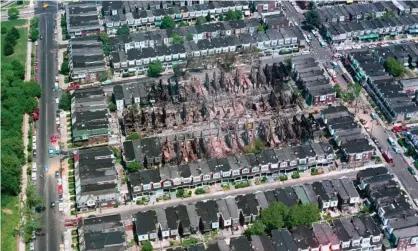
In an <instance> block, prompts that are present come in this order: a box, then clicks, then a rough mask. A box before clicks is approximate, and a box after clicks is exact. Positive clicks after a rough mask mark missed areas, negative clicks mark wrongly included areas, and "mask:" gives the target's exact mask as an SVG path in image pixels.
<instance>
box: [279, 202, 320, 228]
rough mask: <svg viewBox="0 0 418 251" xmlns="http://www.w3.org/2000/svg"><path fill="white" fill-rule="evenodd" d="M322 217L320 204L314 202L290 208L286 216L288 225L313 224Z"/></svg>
mask: <svg viewBox="0 0 418 251" xmlns="http://www.w3.org/2000/svg"><path fill="white" fill-rule="evenodd" d="M320 219H321V216H320V210H319V208H318V206H316V205H313V204H298V205H295V206H293V207H291V208H290V210H289V214H288V216H287V217H286V226H287V227H289V228H291V227H293V226H301V225H306V226H311V225H312V223H314V222H316V221H319V220H320Z"/></svg>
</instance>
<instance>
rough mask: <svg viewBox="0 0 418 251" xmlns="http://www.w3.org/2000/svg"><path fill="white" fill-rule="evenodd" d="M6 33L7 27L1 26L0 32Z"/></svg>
mask: <svg viewBox="0 0 418 251" xmlns="http://www.w3.org/2000/svg"><path fill="white" fill-rule="evenodd" d="M6 33H7V27H6V26H1V34H6Z"/></svg>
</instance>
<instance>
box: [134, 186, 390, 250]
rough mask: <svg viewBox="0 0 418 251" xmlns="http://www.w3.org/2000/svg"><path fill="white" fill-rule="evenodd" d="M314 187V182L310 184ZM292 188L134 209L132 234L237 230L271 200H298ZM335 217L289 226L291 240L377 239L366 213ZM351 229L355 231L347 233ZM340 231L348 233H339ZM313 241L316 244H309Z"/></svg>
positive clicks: (320, 243)
mask: <svg viewBox="0 0 418 251" xmlns="http://www.w3.org/2000/svg"><path fill="white" fill-rule="evenodd" d="M314 184H318V185H319V186H326V184H322V185H321V184H320V182H316V183H314ZM314 187H317V186H316V185H314ZM295 188H296V187H284V188H278V189H275V190H268V191H258V192H256V193H250V194H245V195H238V196H236V197H233V196H230V197H227V198H222V199H218V200H204V201H199V202H197V203H194V204H186V205H183V204H180V205H177V206H174V207H167V208H157V209H153V210H148V211H145V212H138V213H136V214H135V215H133V220H134V224H135V225H136V235H137V237H138V240H139V241H143V240H151V241H153V240H157V239H171V238H178V237H180V238H183V237H187V236H189V235H191V234H196V233H198V232H201V233H208V232H210V231H213V230H218V229H228V228H233V229H236V230H237V229H238V227H239V226H244V225H251V224H252V223H253V222H254V221H255V220H257V219H259V217H260V212H261V210H262V209H264V208H267V207H269V205H270V204H271V203H273V202H282V203H284V204H285V205H286V206H288V207H292V206H295V205H297V204H298V203H300V202H301V201H302V199H301V198H300V197H299V196H298V195H297V193H296V190H294V189H295ZM324 193H326V192H324ZM357 196H358V195H357ZM261 217H262V216H261ZM336 221H337V222H335V221H334V222H333V224H331V225H329V224H328V223H326V222H318V223H314V224H313V229H312V230H309V228H308V227H307V228H293V229H292V230H291V234H292V235H293V238H294V239H295V240H300V239H301V237H302V233H305V234H304V236H305V238H306V240H304V241H303V242H301V243H298V244H297V245H298V246H299V248H301V250H305V249H306V248H309V247H310V248H322V249H327V250H328V249H329V248H330V249H331V250H339V248H340V247H341V246H343V247H345V244H344V243H345V240H346V239H348V240H347V241H348V242H349V245H350V244H352V246H353V247H356V246H357V244H356V243H357V240H359V243H360V244H361V245H362V246H363V247H366V243H368V244H369V246H370V244H371V243H373V245H378V244H379V243H380V237H381V236H380V231H379V229H378V228H377V226H376V224H375V223H374V221H373V219H372V218H371V217H370V216H369V215H362V216H360V217H357V216H356V217H351V218H346V219H341V221H340V220H336ZM393 226H394V227H396V226H395V225H393ZM340 227H341V228H340ZM353 229H356V231H355V232H353V234H351V231H352V230H353ZM343 231H344V232H343ZM288 233H289V232H288ZM348 233H350V235H349V234H348ZM283 234H285V236H289V235H288V234H286V233H283V232H281V231H278V230H273V231H272V238H273V239H275V240H278V239H282V238H284V237H285V236H283ZM344 234H345V235H346V236H349V237H345V236H343V235H344ZM293 238H292V240H293ZM315 241H316V242H317V243H316V244H317V245H313V244H314V242H315ZM298 242H299V241H298ZM352 242H354V243H352ZM273 244H274V242H273ZM283 244H284V243H282V244H278V243H275V244H274V245H279V246H281V245H283ZM288 244H289V243H288ZM285 245H286V244H285ZM307 246H309V247H307ZM369 246H367V247H369ZM282 247H283V246H282Z"/></svg>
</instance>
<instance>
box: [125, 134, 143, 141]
mask: <svg viewBox="0 0 418 251" xmlns="http://www.w3.org/2000/svg"><path fill="white" fill-rule="evenodd" d="M140 138H141V136H140V135H139V133H137V132H133V133H131V134H129V135H128V137H126V140H136V139H140Z"/></svg>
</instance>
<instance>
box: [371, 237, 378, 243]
mask: <svg viewBox="0 0 418 251" xmlns="http://www.w3.org/2000/svg"><path fill="white" fill-rule="evenodd" d="M372 240H373V242H379V241H380V236H374V237H373V239H372Z"/></svg>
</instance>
